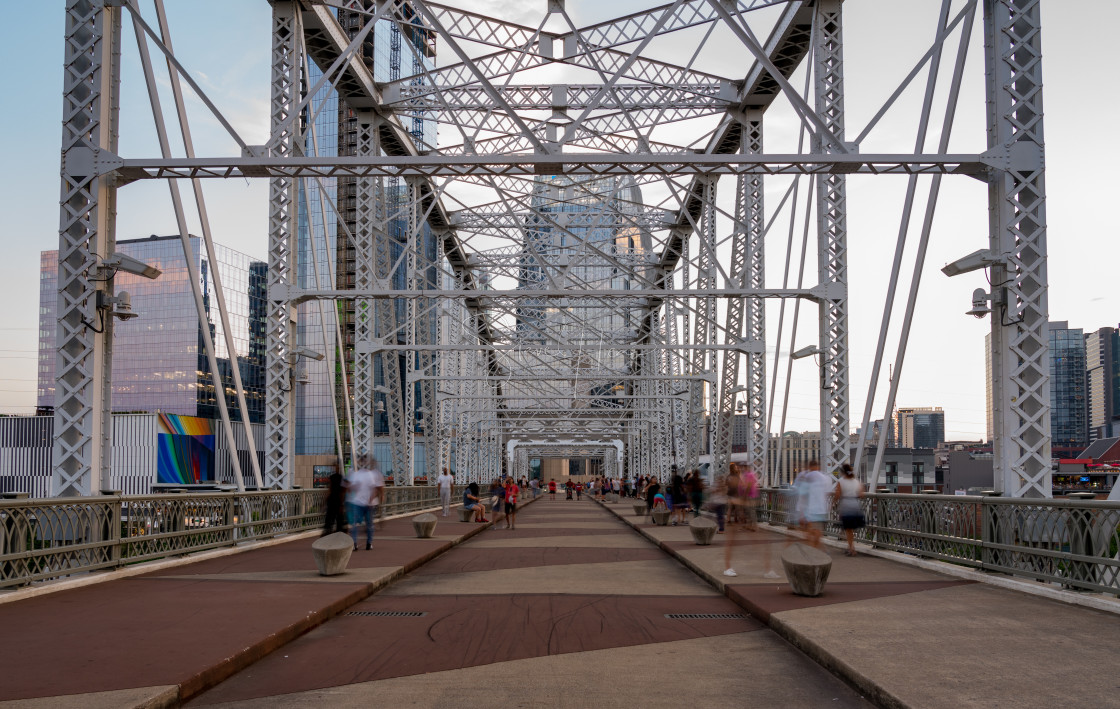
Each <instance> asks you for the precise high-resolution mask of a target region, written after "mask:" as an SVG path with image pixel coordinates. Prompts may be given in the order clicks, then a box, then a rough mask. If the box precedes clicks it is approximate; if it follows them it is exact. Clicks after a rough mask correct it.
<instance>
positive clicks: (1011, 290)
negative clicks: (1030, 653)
mask: <svg viewBox="0 0 1120 709" xmlns="http://www.w3.org/2000/svg"><path fill="white" fill-rule="evenodd" d="M1039 5H1040V3H1039V2H1038V0H985V2H984V35H985V50H986V51H985V59H986V64H987V78H988V82H987V97H988V147H989V149H990V150H993V151H1001V152H1003V153H1005V154H1006V155H1007V161H1008V164H1007V167H1006V169H1004V170H996V171H993V172H992V176H991V178H990V180H989V185H988V204H989V217H990V237H989V240H990V247H989V248H990V249H991V251H992V253H993V254H994V255H995V256H997V257H998V258H1001V259H1003V261H1002V262H1000V263H997V264H996V265H994V266H992V274H991V282H992V283H998V284H1002V285H1000V286H999V288H998V289H997V292H995V293H993V302H992V314H991V318H992V337H991V358H992V407H993V412H992V415H993V427H994V429H995V430H994V431H993V434H994V450H993V453H994V458H995V461H994V473H995V486H996V489H997V490H1000V491H1001V492H1003V494H1004V495H1007V496H1011V497H1051V496H1052V495H1053V493H1052V490H1051V472H1050V447H1051V441H1050V355H1049V353H1050V334H1049V328H1048V320H1049V304H1048V298H1047V288H1048V283H1047V265H1046V260H1047V252H1046V180H1045V153H1044V148H1043V145H1044V143H1043V130H1042V115H1043V114H1042V45H1041V24H1042V23H1041V18H1040V14H1039V13H1040V8H1039Z"/></svg>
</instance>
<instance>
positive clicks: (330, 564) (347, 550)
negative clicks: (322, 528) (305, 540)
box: [311, 532, 354, 576]
mask: <svg viewBox="0 0 1120 709" xmlns="http://www.w3.org/2000/svg"><path fill="white" fill-rule="evenodd" d="M311 550H312V552H313V553H314V554H315V565H316V566H318V567H319V575H320V576H338V575H339V574H342V573H346V565H347V564H349V563H350V554H351V553H352V552H353V550H354V540H352V539H351V538H350V535H349V534H347V533H346V532H335V533H334V534H328V535H327V536H325V537H319V538H318V539H316V540H315V543H314V544H312V545H311Z"/></svg>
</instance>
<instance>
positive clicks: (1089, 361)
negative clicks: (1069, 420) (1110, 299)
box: [1085, 327, 1120, 441]
mask: <svg viewBox="0 0 1120 709" xmlns="http://www.w3.org/2000/svg"><path fill="white" fill-rule="evenodd" d="M1085 377H1086V385H1087V387H1088V391H1089V412H1088V417H1089V441H1096V440H1100V439H1102V438H1110V437H1112V436H1117V435H1120V333H1118V332H1117V331H1116V328H1114V327H1102V328H1100V329H1099V330H1097V331H1095V332H1090V333H1088V334H1086V335H1085Z"/></svg>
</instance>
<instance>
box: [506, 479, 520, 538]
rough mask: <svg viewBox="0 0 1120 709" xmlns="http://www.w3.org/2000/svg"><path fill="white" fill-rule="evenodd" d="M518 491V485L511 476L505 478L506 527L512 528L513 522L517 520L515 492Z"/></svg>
mask: <svg viewBox="0 0 1120 709" xmlns="http://www.w3.org/2000/svg"><path fill="white" fill-rule="evenodd" d="M520 491H521V489H520V487H519V486H518V485H516V484H515V483H514V482H513V478H506V489H505V510H506V529H513V528H514V523H515V522H516V521H517V494H518V493H519V492H520Z"/></svg>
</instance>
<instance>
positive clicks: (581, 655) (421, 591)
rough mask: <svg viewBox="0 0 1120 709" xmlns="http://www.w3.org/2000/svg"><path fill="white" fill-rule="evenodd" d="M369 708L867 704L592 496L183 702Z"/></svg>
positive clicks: (421, 572) (462, 553) (462, 556)
mask: <svg viewBox="0 0 1120 709" xmlns="http://www.w3.org/2000/svg"><path fill="white" fill-rule="evenodd" d="M678 614H683V615H687V616H705V617H683V618H678V617H670V616H673V615H678ZM371 705H377V706H415V707H455V706H514V707H573V708H579V709H583V708H585V707H619V708H620V709H621V708H625V709H634V708H635V707H641V708H642V709H649V708H650V707H672V708H673V709H679V707H681V706H682V705H683V706H696V707H715V706H728V707H746V706H749V707H822V706H827V707H867V706H869V705H868V704H867V703H866V702H864V700H862V699H861V698H860V697H859V696H858V695H857V694H856V693H855V692H853V691H852V690H851V689H850V688H849V687H847V686H845V685H844V684H843V683H842V682H841V681H839V680H838V679H836V678H835V677H833V676H832V675H830V674H829V673H828V672H826V671H825V670H823V669H822V668H820V667H819V666H817V665H816V664H814V663H813V662H812V661H811V660H809V659H808V658H807V657H805V656H804V655H803V654H801V653H800V652H798V651H797V650H796V649H795V648H793V647H792V646H791V645H790V644H789V643H787V642H785V641H784V640H782V639H781V638H780V637H778V635H777V634H775V633H774V632H772V631H771V630H769V629H767V628H766V626H765V625H764V624H763V623H761V622H759V621H758V620H755V619H753V618H750V617H749V616H747V615H746V614H744V613H743V611H742V610H741V609H740V608H739V607H738V606H736V605H735V604H734V603H732V602H731V601H729V600H728V599H727V598H726V597H724V596H723V595H721V594H720V593H718V592H717V591H715V590H714V589H713V588H711V587H710V586H709V585H708V584H706V583H704V582H703V581H702V580H701V579H699V578H697V576H696V575H695V574H693V573H692V572H690V571H689V570H687V569H685V568H684V567H682V566H681V565H680V564H678V563H677V562H676V561H674V560H673V559H671V558H670V557H668V556H667V555H666V554H665V553H664V552H662V551H661V550H659V549H658V548H657V547H656V546H655V545H654V544H652V543H650V542H649V541H647V540H645V539H643V538H642V537H640V536H639V535H637V534H635V533H634V532H633V531H632V530H630V529H629V528H627V526H626V525H625V524H623V523H622V522H621V521H619V520H618V519H616V518H615V517H613V516H612V515H611V514H610V513H609V512H607V511H606V510H604V509H603V508H602V507H600V506H599V505H597V504H595V503H592V502H588V501H583V502H575V501H572V502H569V501H566V500H556V501H551V500H548V499H542V500H540V501H538V502H537V503H535V504H534V505H532V506H531V507H529V508H528V509H526V510H524V511H523V512H522V513H520V514H519V515H518V524H517V527H516V529H515V530H506V529H497V528H495V529H491V530H488V531H486V532H485V533H483V534H480V535H479V536H476V537H475V538H473V539H471V540H470V541H469V542H467V543H465V544H463V545H461V546H458V547H456V548H455V549H453V550H451V551H450V552H448V553H447V554H444V555H442V556H440V557H439V558H438V559H435V560H433V561H431V562H429V563H427V564H425V565H424V566H423V567H421V568H418V569H416V570H415V571H413V572H412V573H411V574H409V575H408V576H406V577H405V578H403V579H402V580H400V581H397V582H395V583H394V584H392V585H391V586H389V587H387V588H385V589H384V590H382V591H380V592H379V593H377V594H375V595H373V596H371V597H369V598H367V599H366V600H364V601H362V602H361V603H358V604H357V605H355V606H353V607H352V608H350V609H349V611H348V612H347V613H345V614H343V615H341V616H339V617H337V618H335V619H334V620H332V621H330V622H329V623H325V624H323V625H322V626H320V627H318V628H316V629H315V630H313V631H311V632H310V633H308V634H307V635H305V636H303V637H301V638H299V639H298V640H296V641H295V642H292V643H290V644H289V645H287V646H285V647H284V648H283V649H282V650H281V651H279V652H275V653H273V654H271V655H270V656H268V657H266V658H264V659H263V660H261V661H260V662H258V663H256V664H254V665H253V666H251V667H249V668H248V669H246V670H244V671H242V672H240V673H239V674H237V675H236V676H235V677H232V678H231V679H229V680H227V681H226V682H223V683H222V684H220V685H218V686H217V687H215V688H214V689H212V690H210V691H208V692H206V693H204V694H202V695H200V696H199V697H197V698H196V699H194V700H193V701H192V702H191V703H190V706H194V707H202V706H206V707H213V706H218V707H235V706H236V707H312V706H331V707H338V708H343V707H354V708H357V707H363V708H364V707H368V706H371Z"/></svg>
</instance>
